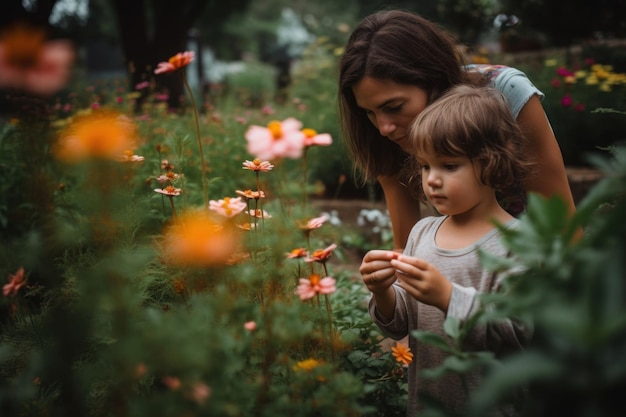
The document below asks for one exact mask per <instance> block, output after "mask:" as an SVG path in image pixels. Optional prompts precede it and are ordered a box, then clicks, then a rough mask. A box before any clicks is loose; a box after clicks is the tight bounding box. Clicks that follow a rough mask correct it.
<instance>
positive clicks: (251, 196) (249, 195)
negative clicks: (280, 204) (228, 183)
mask: <svg viewBox="0 0 626 417" xmlns="http://www.w3.org/2000/svg"><path fill="white" fill-rule="evenodd" d="M235 192H236V193H237V194H238V195H240V196H242V197H244V198H245V199H247V200H259V199H261V198H265V193H264V192H263V191H252V190H237V191H235Z"/></svg>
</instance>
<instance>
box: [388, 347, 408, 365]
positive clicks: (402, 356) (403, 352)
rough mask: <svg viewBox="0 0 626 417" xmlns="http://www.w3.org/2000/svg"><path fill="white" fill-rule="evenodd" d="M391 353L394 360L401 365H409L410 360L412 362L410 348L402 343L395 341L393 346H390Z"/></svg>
mask: <svg viewBox="0 0 626 417" xmlns="http://www.w3.org/2000/svg"><path fill="white" fill-rule="evenodd" d="M391 354H392V355H393V357H394V358H396V361H398V362H400V363H401V364H403V365H410V364H411V362H413V353H412V352H411V349H410V348H409V347H408V346H406V345H403V344H402V343H396V345H395V346H392V347H391Z"/></svg>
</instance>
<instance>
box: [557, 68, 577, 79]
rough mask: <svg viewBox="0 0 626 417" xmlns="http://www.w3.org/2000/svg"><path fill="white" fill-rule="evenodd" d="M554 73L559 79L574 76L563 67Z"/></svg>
mask: <svg viewBox="0 0 626 417" xmlns="http://www.w3.org/2000/svg"><path fill="white" fill-rule="evenodd" d="M556 73H557V74H558V75H560V76H561V77H573V76H574V73H573V72H572V71H570V70H568V69H567V68H563V67H559V68H557V70H556Z"/></svg>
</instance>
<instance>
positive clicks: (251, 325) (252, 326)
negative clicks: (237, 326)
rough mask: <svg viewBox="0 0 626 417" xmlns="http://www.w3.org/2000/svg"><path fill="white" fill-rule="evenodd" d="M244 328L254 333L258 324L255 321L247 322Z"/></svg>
mask: <svg viewBox="0 0 626 417" xmlns="http://www.w3.org/2000/svg"><path fill="white" fill-rule="evenodd" d="M243 328H244V329H246V330H248V331H250V332H252V331H254V330H256V322H254V321H247V322H245V323H244V324H243Z"/></svg>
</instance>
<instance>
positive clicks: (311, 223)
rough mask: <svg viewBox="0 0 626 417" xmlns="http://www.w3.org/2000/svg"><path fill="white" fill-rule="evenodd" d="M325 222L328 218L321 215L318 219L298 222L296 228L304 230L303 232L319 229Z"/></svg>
mask: <svg viewBox="0 0 626 417" xmlns="http://www.w3.org/2000/svg"><path fill="white" fill-rule="evenodd" d="M327 220H328V216H326V215H322V216H319V217H314V218H312V219H309V220H308V221H306V222H304V223H302V222H300V223H299V224H298V227H299V228H300V230H304V231H310V230H313V229H319V228H320V227H322V225H323V224H324V223H326V221H327Z"/></svg>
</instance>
